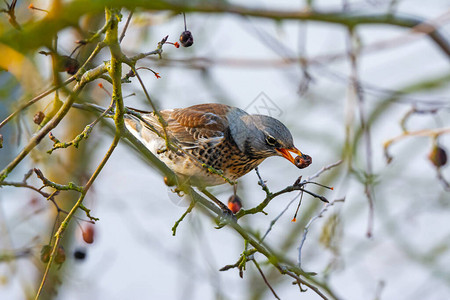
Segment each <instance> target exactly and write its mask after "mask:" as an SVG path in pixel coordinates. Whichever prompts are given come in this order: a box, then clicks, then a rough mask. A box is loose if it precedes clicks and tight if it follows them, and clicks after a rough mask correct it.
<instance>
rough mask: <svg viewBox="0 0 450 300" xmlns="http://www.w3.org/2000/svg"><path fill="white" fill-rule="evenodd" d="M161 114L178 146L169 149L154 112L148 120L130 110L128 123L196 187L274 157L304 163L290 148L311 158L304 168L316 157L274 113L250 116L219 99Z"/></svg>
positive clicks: (235, 176) (146, 115)
mask: <svg viewBox="0 0 450 300" xmlns="http://www.w3.org/2000/svg"><path fill="white" fill-rule="evenodd" d="M139 112H141V111H139ZM141 113H142V112H141ZM160 115H161V116H162V118H163V119H164V120H165V122H166V123H167V126H166V128H165V130H166V132H167V135H168V138H169V140H170V142H171V143H172V144H174V145H176V146H178V147H179V148H178V149H177V150H173V149H172V150H171V149H167V147H166V140H165V139H164V130H163V126H162V125H161V122H160V121H159V119H158V116H157V115H156V114H155V113H154V112H151V113H143V114H142V118H143V120H144V121H145V122H144V121H142V120H140V119H139V118H138V117H136V116H133V115H131V114H126V115H125V125H126V127H127V128H128V130H130V132H131V133H132V134H133V135H134V136H135V137H136V138H138V139H139V140H140V141H141V142H142V143H143V144H144V145H145V146H146V147H147V148H148V149H149V150H150V151H151V152H152V153H153V154H155V155H156V156H157V157H158V158H159V159H160V160H161V161H163V162H164V163H165V164H166V165H167V166H168V167H169V168H170V169H172V170H173V171H174V172H175V173H176V174H177V175H178V176H179V177H180V178H181V179H182V180H189V183H190V184H192V185H194V186H198V187H206V186H212V185H218V184H223V183H225V182H226V181H225V180H224V178H227V179H229V180H232V181H234V180H236V179H238V178H239V177H241V176H243V175H245V174H246V173H248V172H249V171H251V170H253V169H254V168H256V167H257V166H258V165H259V164H260V163H261V162H262V161H263V160H264V159H266V158H267V157H270V156H282V157H284V158H286V159H287V160H289V161H290V162H292V163H293V164H296V165H297V166H299V165H298V159H297V162H296V160H295V159H294V158H293V157H292V155H291V154H290V153H289V152H293V153H295V154H297V155H299V156H300V159H301V160H303V159H305V160H306V163H304V164H303V165H302V166H299V167H306V166H308V165H309V164H310V159H311V158H310V157H309V156H307V155H303V154H302V153H301V152H300V151H299V150H298V149H297V148H295V146H294V142H293V139H292V135H291V133H290V132H289V130H288V129H287V128H286V126H284V125H283V124H282V123H281V122H280V121H278V120H277V119H275V118H272V117H269V116H264V115H250V114H248V113H246V112H245V111H243V110H242V109H239V108H236V107H231V106H228V105H223V104H216V103H208V104H199V105H194V106H190V107H187V108H178V109H168V110H163V111H160ZM208 167H212V168H213V170H215V171H217V172H214V171H213V172H211V169H210V170H208ZM217 173H221V174H222V176H220V175H218V174H217Z"/></svg>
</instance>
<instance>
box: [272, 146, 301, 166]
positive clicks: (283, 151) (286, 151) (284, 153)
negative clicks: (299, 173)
mask: <svg viewBox="0 0 450 300" xmlns="http://www.w3.org/2000/svg"><path fill="white" fill-rule="evenodd" d="M275 150H276V151H277V152H278V153H280V154H281V156H283V157H284V158H286V159H287V160H288V161H290V162H291V163H293V164H294V165H295V159H294V158H293V157H292V155H291V153H289V151H290V152H293V153H295V154H297V155H300V156H301V157H304V155H303V153H301V152H300V150H298V149H297V148H295V147H293V148H291V149H286V148H278V149H275Z"/></svg>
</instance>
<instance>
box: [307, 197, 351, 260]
mask: <svg viewBox="0 0 450 300" xmlns="http://www.w3.org/2000/svg"><path fill="white" fill-rule="evenodd" d="M344 201H345V198H343V199H337V200H334V201H332V202H330V203H327V204H326V205H325V206H324V207H323V208H322V210H321V211H320V212H319V214H318V215H316V216H314V217H312V218H311V219H310V220H309V222H308V223H307V224H306V226H305V229H304V230H303V236H302V239H301V241H300V246H299V247H298V267H299V268H301V266H302V249H303V244H304V243H305V240H306V236H307V234H308V232H309V227H311V225H312V223H313V222H314V221H316V220H317V219H319V218H322V217H323V214H324V213H325V212H326V211H327V210H328V208H329V207H331V206H333V205H334V204H335V203H336V202H344Z"/></svg>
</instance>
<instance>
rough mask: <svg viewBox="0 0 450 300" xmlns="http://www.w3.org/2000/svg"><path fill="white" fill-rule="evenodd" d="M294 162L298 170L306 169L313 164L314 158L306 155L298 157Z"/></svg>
mask: <svg viewBox="0 0 450 300" xmlns="http://www.w3.org/2000/svg"><path fill="white" fill-rule="evenodd" d="M294 162H295V165H296V166H297V168H299V169H304V168H306V167H307V166H309V165H310V164H311V163H312V158H311V156H309V155H306V154H303V156H300V155H298V156H297V157H295V160H294Z"/></svg>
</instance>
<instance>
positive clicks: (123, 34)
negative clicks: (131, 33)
mask: <svg viewBox="0 0 450 300" xmlns="http://www.w3.org/2000/svg"><path fill="white" fill-rule="evenodd" d="M132 17H133V11H130V13H129V14H128V18H127V22H126V23H125V26H124V27H123V30H122V34H121V35H120V38H119V43H122V40H123V38H124V37H125V33H126V32H127V29H128V25H130V21H131V18H132Z"/></svg>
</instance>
